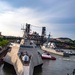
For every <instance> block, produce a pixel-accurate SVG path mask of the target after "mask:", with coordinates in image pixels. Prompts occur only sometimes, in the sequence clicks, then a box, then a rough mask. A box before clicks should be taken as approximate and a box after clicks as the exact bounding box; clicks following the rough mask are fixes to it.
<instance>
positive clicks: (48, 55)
mask: <svg viewBox="0 0 75 75" xmlns="http://www.w3.org/2000/svg"><path fill="white" fill-rule="evenodd" d="M42 59H50V60H56V58H55V57H53V56H51V55H50V54H49V53H46V52H44V53H43V54H42Z"/></svg>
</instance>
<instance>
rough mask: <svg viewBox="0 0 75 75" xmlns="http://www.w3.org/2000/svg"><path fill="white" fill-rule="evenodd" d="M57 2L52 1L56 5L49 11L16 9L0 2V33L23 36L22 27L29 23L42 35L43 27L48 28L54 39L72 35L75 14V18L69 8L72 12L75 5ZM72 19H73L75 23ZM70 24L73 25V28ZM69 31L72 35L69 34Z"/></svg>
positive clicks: (26, 8) (27, 8) (25, 8)
mask: <svg viewBox="0 0 75 75" xmlns="http://www.w3.org/2000/svg"><path fill="white" fill-rule="evenodd" d="M44 1H46V0H44ZM51 1H52V2H51ZM56 1H57V3H55V2H54V1H53V0H50V2H51V3H52V4H53V3H54V4H53V5H52V4H51V5H50V6H51V7H50V9H49V8H48V9H47V10H43V11H42V10H39V9H34V8H29V7H17V8H16V7H13V6H11V5H10V4H9V3H6V2H2V1H0V31H1V32H2V34H4V35H14V36H15V35H16V36H22V34H23V33H22V31H21V27H22V25H25V24H26V23H29V24H31V25H33V26H31V29H32V30H33V31H37V32H38V33H40V34H41V31H42V28H41V27H42V26H45V27H46V28H47V30H46V31H47V34H48V33H49V32H51V33H52V34H53V35H54V37H59V36H61V35H62V36H69V35H72V33H71V30H72V29H73V30H74V28H75V26H74V25H75V24H72V23H75V22H74V18H75V17H74V16H75V15H74V14H73V15H74V16H73V15H72V13H73V11H72V12H69V11H70V10H69V7H70V9H71V10H72V8H73V5H72V6H71V5H70V2H71V4H72V3H73V2H72V1H70V0H69V2H68V3H67V1H66V2H65V3H62V1H59V0H56ZM50 2H49V3H50ZM68 12H69V13H68ZM71 15H72V16H71ZM70 17H71V18H70ZM66 19H67V20H66ZM71 19H73V21H72V20H71ZM68 20H69V21H68ZM63 22H64V23H63ZM67 23H68V24H67ZM69 23H70V24H71V25H73V28H72V27H71V25H70V24H69ZM34 26H39V27H34ZM64 29H65V30H64ZM66 30H68V31H66ZM64 31H65V32H64ZM69 31H70V33H68V32H69ZM64 33H65V34H64ZM66 34H67V35H66ZM73 38H74V35H73Z"/></svg>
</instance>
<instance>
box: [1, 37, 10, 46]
mask: <svg viewBox="0 0 75 75" xmlns="http://www.w3.org/2000/svg"><path fill="white" fill-rule="evenodd" d="M8 43H9V41H8V40H4V39H2V38H0V46H2V47H3V46H6V45H7V44H8Z"/></svg>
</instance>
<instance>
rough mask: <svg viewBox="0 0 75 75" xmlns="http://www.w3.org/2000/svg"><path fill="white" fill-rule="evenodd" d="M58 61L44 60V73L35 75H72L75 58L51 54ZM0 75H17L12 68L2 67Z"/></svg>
mask: <svg viewBox="0 0 75 75" xmlns="http://www.w3.org/2000/svg"><path fill="white" fill-rule="evenodd" d="M51 55H52V56H55V57H56V60H43V63H44V64H43V66H42V71H41V72H37V73H34V75H67V73H69V74H70V75H72V71H73V69H75V56H71V57H62V56H58V55H54V54H51ZM0 75H16V73H15V71H14V69H13V68H12V67H7V66H4V67H3V65H2V66H0Z"/></svg>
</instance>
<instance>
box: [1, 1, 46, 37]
mask: <svg viewBox="0 0 75 75" xmlns="http://www.w3.org/2000/svg"><path fill="white" fill-rule="evenodd" d="M0 4H1V6H0V8H1V12H0V31H1V32H2V33H3V34H6V35H18V36H20V35H21V31H20V29H21V24H24V25H25V23H29V24H32V25H35V26H36V25H37V26H40V27H41V26H43V23H41V20H44V19H45V17H43V16H41V14H40V13H39V12H38V11H37V10H36V9H34V10H33V9H30V8H26V7H21V8H13V7H12V6H10V5H8V4H7V3H4V2H3V3H2V2H0ZM7 9H8V10H7ZM2 12H3V13H2ZM35 30H38V29H37V28H35Z"/></svg>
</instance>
